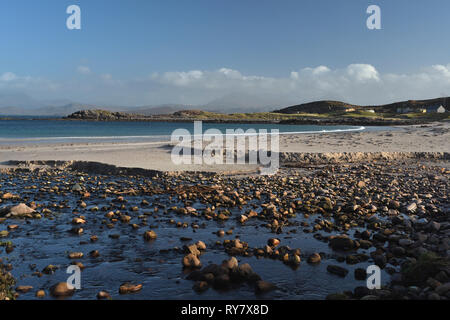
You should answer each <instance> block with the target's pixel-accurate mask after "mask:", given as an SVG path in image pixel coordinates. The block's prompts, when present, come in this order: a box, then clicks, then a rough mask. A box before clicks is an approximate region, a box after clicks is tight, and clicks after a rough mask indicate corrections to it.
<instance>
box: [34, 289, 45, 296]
mask: <svg viewBox="0 0 450 320" xmlns="http://www.w3.org/2000/svg"><path fill="white" fill-rule="evenodd" d="M44 297H45V291H44V290H38V291H37V292H36V298H44Z"/></svg>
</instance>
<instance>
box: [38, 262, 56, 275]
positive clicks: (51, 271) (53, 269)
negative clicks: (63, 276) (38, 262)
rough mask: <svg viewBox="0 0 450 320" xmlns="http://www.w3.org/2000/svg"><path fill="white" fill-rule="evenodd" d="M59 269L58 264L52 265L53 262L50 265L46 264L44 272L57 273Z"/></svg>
mask: <svg viewBox="0 0 450 320" xmlns="http://www.w3.org/2000/svg"><path fill="white" fill-rule="evenodd" d="M57 269H58V267H57V266H54V265H52V264H49V265H48V266H46V267H45V268H44V269H43V270H42V272H43V273H45V274H53V273H55V271H56V270H57Z"/></svg>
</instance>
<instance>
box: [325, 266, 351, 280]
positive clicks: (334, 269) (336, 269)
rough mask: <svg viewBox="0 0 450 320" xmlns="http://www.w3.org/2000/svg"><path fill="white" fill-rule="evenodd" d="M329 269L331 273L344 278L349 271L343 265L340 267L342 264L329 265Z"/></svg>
mask: <svg viewBox="0 0 450 320" xmlns="http://www.w3.org/2000/svg"><path fill="white" fill-rule="evenodd" d="M327 271H328V272H329V273H332V274H335V275H337V276H339V277H342V278H345V277H346V276H347V273H348V270H347V269H345V268H343V267H340V266H337V265H329V266H328V267H327Z"/></svg>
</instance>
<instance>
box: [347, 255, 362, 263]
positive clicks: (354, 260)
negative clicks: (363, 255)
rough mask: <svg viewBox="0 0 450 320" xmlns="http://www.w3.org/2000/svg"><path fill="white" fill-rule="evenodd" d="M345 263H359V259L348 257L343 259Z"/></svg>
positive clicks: (352, 256)
mask: <svg viewBox="0 0 450 320" xmlns="http://www.w3.org/2000/svg"><path fill="white" fill-rule="evenodd" d="M345 262H347V264H357V263H359V259H358V257H356V256H354V255H348V256H346V257H345Z"/></svg>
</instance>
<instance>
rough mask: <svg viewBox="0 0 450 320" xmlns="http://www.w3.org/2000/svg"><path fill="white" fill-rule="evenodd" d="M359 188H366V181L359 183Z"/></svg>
mask: <svg viewBox="0 0 450 320" xmlns="http://www.w3.org/2000/svg"><path fill="white" fill-rule="evenodd" d="M357 186H358V188H364V187H365V186H366V183H365V182H364V181H358V184H357Z"/></svg>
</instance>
